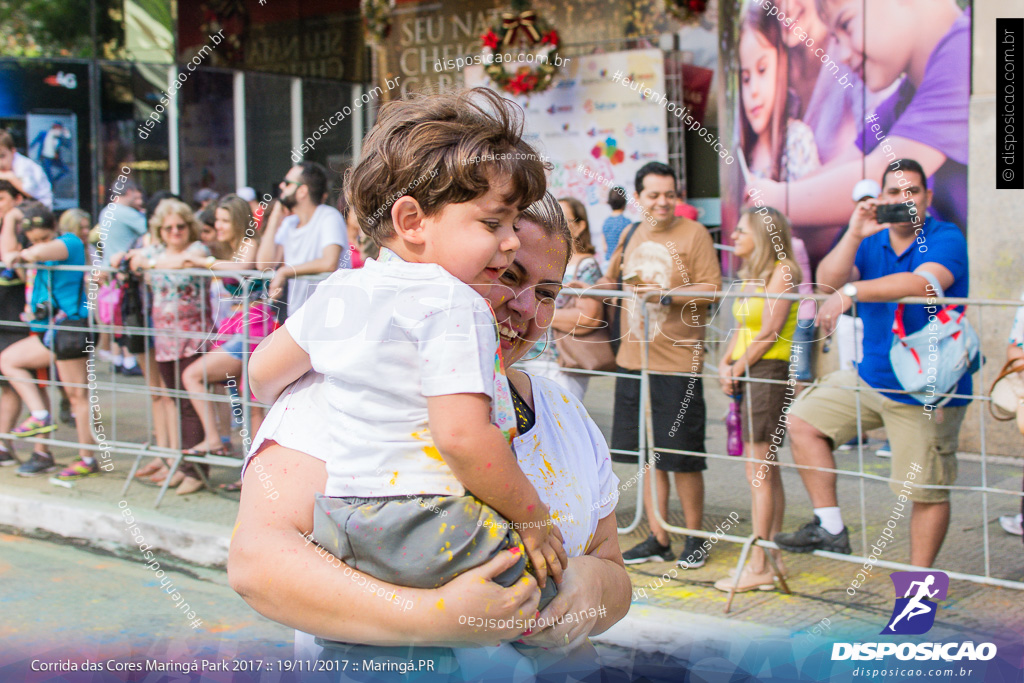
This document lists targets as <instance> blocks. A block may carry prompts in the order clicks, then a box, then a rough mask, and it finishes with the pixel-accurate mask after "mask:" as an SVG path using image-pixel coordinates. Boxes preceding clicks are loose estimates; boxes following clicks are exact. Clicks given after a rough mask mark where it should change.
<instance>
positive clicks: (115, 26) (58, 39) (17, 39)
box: [0, 0, 124, 58]
mask: <svg viewBox="0 0 1024 683" xmlns="http://www.w3.org/2000/svg"><path fill="white" fill-rule="evenodd" d="M96 5H97V7H96V30H97V40H98V42H99V43H100V45H101V50H102V51H103V52H109V51H110V50H116V49H117V46H118V45H119V44H123V42H124V40H123V34H124V29H123V26H122V25H121V17H122V9H121V2H120V0H96ZM89 6H90V0H0V27H2V28H0V55H2V56H5V57H84V58H88V57H92V56H93V50H92V37H91V35H90V18H89ZM103 56H109V55H103Z"/></svg>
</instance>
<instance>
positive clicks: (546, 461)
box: [540, 425, 561, 474]
mask: <svg viewBox="0 0 1024 683" xmlns="http://www.w3.org/2000/svg"><path fill="white" fill-rule="evenodd" d="M559 427H561V425H559ZM540 459H541V460H542V461H543V462H544V467H547V468H548V472H550V473H551V474H554V473H555V468H554V467H552V466H551V463H549V462H548V459H547V458H545V457H544V456H543V455H541V456H540Z"/></svg>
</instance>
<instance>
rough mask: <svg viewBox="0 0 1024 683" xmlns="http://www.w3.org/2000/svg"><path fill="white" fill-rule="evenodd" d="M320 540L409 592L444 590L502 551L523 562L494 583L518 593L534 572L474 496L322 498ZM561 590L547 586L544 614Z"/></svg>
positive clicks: (514, 539)
mask: <svg viewBox="0 0 1024 683" xmlns="http://www.w3.org/2000/svg"><path fill="white" fill-rule="evenodd" d="M313 539H314V540H315V541H316V542H317V543H319V544H320V546H321V547H323V548H324V549H325V550H327V551H328V552H330V553H332V554H333V555H334V556H335V557H337V558H338V559H340V560H341V561H342V562H344V563H345V564H346V565H348V566H350V567H352V568H353V569H355V570H356V571H359V572H363V573H365V574H367V575H369V576H372V577H374V578H376V579H379V580H381V581H387V582H388V583H393V584H395V585H397V586H407V587H409V588H437V587H439V586H443V585H444V584H446V583H448V582H449V581H451V580H452V579H454V578H455V577H456V576H458V575H459V574H462V573H464V572H466V571H468V570H470V569H473V568H474V567H479V566H480V565H481V564H484V563H485V562H487V561H488V560H490V559H491V558H493V557H495V556H496V555H497V554H498V553H500V552H502V551H503V550H509V549H511V548H516V547H518V548H519V550H520V552H521V558H520V560H519V562H517V563H516V564H515V565H513V566H512V567H510V568H509V569H506V570H505V571H504V572H502V573H501V574H499V575H498V576H496V577H494V581H496V582H497V583H499V584H501V585H502V586H511V585H512V584H514V583H515V582H516V581H518V580H519V578H520V577H521V576H522V575H523V572H524V571H528V570H529V568H528V567H527V561H526V554H525V552H524V547H523V542H522V539H521V538H520V537H519V533H518V532H517V531H516V530H515V529H513V528H512V525H511V524H509V523H508V521H507V520H505V518H504V517H502V516H501V515H500V514H498V512H497V511H496V510H494V509H493V508H491V507H490V506H488V505H485V504H484V503H482V502H481V501H480V500H478V499H477V498H475V497H473V496H419V497H411V498H407V497H404V496H403V497H389V498H330V497H328V496H325V495H323V494H319V493H318V494H316V501H315V505H314V506H313ZM556 593H557V589H556V588H555V582H554V581H552V580H550V579H548V581H547V585H546V586H545V587H544V588H543V589H542V590H541V602H540V609H543V607H544V606H545V605H547V603H548V602H550V601H551V599H552V598H554V597H555V595H556Z"/></svg>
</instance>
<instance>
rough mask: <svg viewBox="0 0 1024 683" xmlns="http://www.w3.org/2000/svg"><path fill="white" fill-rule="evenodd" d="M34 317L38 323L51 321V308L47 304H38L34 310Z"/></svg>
mask: <svg viewBox="0 0 1024 683" xmlns="http://www.w3.org/2000/svg"><path fill="white" fill-rule="evenodd" d="M32 315H33V316H34V317H35V320H36V322H42V321H45V320H49V319H50V307H49V306H47V305H46V304H36V307H35V308H34V309H33V310H32Z"/></svg>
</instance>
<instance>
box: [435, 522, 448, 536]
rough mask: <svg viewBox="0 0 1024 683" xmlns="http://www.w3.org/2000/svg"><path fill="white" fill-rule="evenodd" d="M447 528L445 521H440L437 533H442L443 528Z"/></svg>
mask: <svg viewBox="0 0 1024 683" xmlns="http://www.w3.org/2000/svg"><path fill="white" fill-rule="evenodd" d="M447 528H448V523H447V522H441V528H440V529H438V530H437V533H438V534H443V533H444V530H445V529H447Z"/></svg>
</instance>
